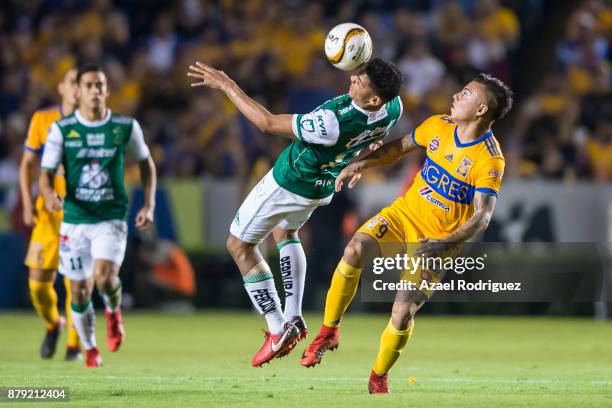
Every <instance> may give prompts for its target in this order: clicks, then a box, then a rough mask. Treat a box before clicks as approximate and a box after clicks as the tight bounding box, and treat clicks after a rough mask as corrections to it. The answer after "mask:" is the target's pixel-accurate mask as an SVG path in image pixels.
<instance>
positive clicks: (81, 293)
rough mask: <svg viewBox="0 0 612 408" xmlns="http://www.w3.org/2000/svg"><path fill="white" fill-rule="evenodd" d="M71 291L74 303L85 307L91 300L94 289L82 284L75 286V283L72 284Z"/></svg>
mask: <svg viewBox="0 0 612 408" xmlns="http://www.w3.org/2000/svg"><path fill="white" fill-rule="evenodd" d="M70 291H71V292H72V303H75V304H77V305H83V304H85V303H87V301H89V299H91V292H92V289H91V288H89V287H87V285H84V284H81V283H79V284H76V285H75V284H74V282H71V287H70Z"/></svg>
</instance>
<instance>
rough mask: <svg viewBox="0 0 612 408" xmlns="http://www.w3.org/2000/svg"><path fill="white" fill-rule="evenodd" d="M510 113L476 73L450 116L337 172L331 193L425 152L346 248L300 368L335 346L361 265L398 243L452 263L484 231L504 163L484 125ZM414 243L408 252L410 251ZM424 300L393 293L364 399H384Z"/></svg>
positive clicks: (419, 294)
mask: <svg viewBox="0 0 612 408" xmlns="http://www.w3.org/2000/svg"><path fill="white" fill-rule="evenodd" d="M511 107H512V91H511V90H510V89H509V88H508V87H507V86H506V85H505V84H504V83H503V82H501V81H500V80H499V79H496V78H494V77H491V76H488V75H485V74H480V75H479V76H477V77H476V78H475V79H474V80H473V81H471V82H470V83H468V84H467V85H466V86H465V87H464V88H463V89H462V90H461V91H460V92H458V93H456V94H455V95H454V96H453V103H452V106H451V114H450V116H444V115H436V116H432V117H430V118H429V119H427V120H426V121H425V122H423V123H422V124H421V125H420V126H419V127H417V128H416V129H415V130H414V131H413V132H412V135H411V137H409V136H406V137H404V138H402V139H398V140H397V141H394V142H391V143H389V144H387V145H384V146H383V147H381V148H380V149H378V150H377V151H375V152H373V153H372V154H371V155H369V156H367V157H365V158H363V159H361V160H358V161H356V162H354V163H351V164H350V165H349V166H348V167H346V168H345V169H344V170H343V171H342V173H341V174H340V175H339V176H338V178H337V180H336V189H337V190H339V189H340V188H342V183H343V180H344V179H346V178H350V183H349V187H353V186H354V185H355V183H356V182H357V181H359V179H360V178H361V172H362V171H363V170H365V169H367V168H371V167H376V166H381V165H385V164H390V163H393V162H395V161H397V160H399V159H400V158H401V157H403V156H404V155H406V154H407V153H409V152H410V151H412V150H415V149H416V148H417V147H420V148H424V149H426V153H427V158H426V159H425V162H424V163H423V165H422V167H421V171H420V172H419V174H418V175H417V176H416V178H415V181H414V183H413V184H412V186H411V187H410V189H409V190H408V192H407V193H406V194H405V195H404V196H401V197H399V198H398V199H397V200H395V202H394V203H393V204H391V205H390V206H389V207H386V208H384V209H383V210H382V211H381V212H379V213H378V214H377V215H375V216H374V217H372V218H371V219H370V220H369V221H367V222H365V223H364V224H363V225H362V227H361V228H360V229H359V230H358V231H357V233H356V234H355V235H354V236H353V238H352V239H351V241H350V242H349V244H348V245H347V246H346V248H345V250H344V255H343V257H342V259H341V260H340V263H339V264H338V266H337V268H336V271H335V273H334V276H333V278H332V282H331V286H330V288H329V291H328V293H327V300H326V303H325V316H324V319H323V325H322V327H321V330H320V331H319V334H318V335H317V337H316V338H315V339H314V340H313V341H312V343H311V344H310V345H309V346H308V347H307V348H306V350H305V351H304V354H303V355H302V361H301V363H302V365H304V366H306V367H311V366H314V365H315V364H318V363H320V362H321V359H322V357H323V354H324V353H325V351H327V350H328V349H331V350H333V349H335V348H336V347H338V344H339V325H340V322H341V320H342V316H343V314H344V312H345V311H346V309H347V307H348V306H349V304H350V303H351V301H352V299H353V297H354V296H355V292H356V291H357V285H358V284H359V278H360V276H361V272H362V268H363V267H364V265H365V264H366V262H365V261H366V260H368V259H372V257H377V256H381V254H382V255H383V256H394V255H395V254H390V253H389V249H390V248H392V247H394V246H395V247H396V248H397V245H398V244H401V245H403V246H404V248H403V250H405V251H408V254H409V255H414V256H417V257H419V256H425V257H437V256H442V257H445V256H453V255H455V254H456V253H457V250H458V248H459V245H460V243H462V242H464V241H466V240H468V239H469V238H471V237H473V236H474V235H476V234H478V233H479V232H481V231H483V230H484V229H486V227H487V225H488V223H489V220H490V219H491V216H492V214H493V209H494V207H495V202H496V199H497V194H498V192H499V189H500V186H501V180H502V175H503V172H504V163H505V162H504V157H503V155H502V153H501V150H500V147H499V143H498V142H497V140H496V139H495V137H494V136H493V133H492V131H491V126H492V124H493V122H494V121H496V120H499V119H501V118H503V117H504V116H505V115H506V114H507V113H508V111H509V110H510V109H511ZM418 242H420V244H419V245H418V248H416V251H414V248H413V249H412V250H411V249H410V244H411V243H418ZM413 245H414V246H415V247H416V246H417V244H413ZM442 273H443V271H433V270H427V269H421V270H418V271H416V273H409V274H405V273H404V274H403V275H402V278H403V279H404V280H407V281H412V282H414V283H415V284H416V287H417V288H421V287H422V286H421V282H422V281H427V282H439V281H440V280H441V279H442V277H443V276H442V275H441V274H442ZM431 295H432V291H431V290H427V289H424V290H414V291H399V292H398V293H397V295H396V298H395V303H394V304H393V310H392V313H391V319H390V320H389V323H388V324H387V327H386V328H385V330H384V331H383V333H382V336H381V339H380V347H379V351H378V355H377V357H376V361H375V362H374V367H373V368H372V372H371V373H370V380H369V383H368V389H369V391H370V393H375V394H386V393H388V392H389V386H388V382H387V376H388V373H389V370H390V369H391V367H392V366H393V364H394V363H395V361H396V360H397V359H398V357H399V355H400V353H401V352H402V350H403V349H404V347H405V346H406V343H407V342H408V340H409V339H410V336H411V335H412V330H413V328H414V315H415V313H416V312H417V310H419V308H420V307H421V306H422V305H423V304H424V303H425V302H426V301H427V300H428V299H429V298H430V297H431Z"/></svg>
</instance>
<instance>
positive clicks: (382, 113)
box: [351, 100, 387, 124]
mask: <svg viewBox="0 0 612 408" xmlns="http://www.w3.org/2000/svg"><path fill="white" fill-rule="evenodd" d="M351 105H353V108H355V109H357V110H358V111H359V112H361V113H363V114H364V115H366V116H367V117H368V124H370V123H373V122H376V121H379V120H381V119H382V118H385V117H387V108H386V107H385V106H386V105H387V104H384V105H383V106H382V108H380V109H379V110H377V111H369V110H365V109H363V108H360V107H359V106H358V105H357V104H356V103H355V101H353V100H351Z"/></svg>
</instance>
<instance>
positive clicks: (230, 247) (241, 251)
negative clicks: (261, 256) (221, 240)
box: [225, 234, 255, 260]
mask: <svg viewBox="0 0 612 408" xmlns="http://www.w3.org/2000/svg"><path fill="white" fill-rule="evenodd" d="M225 246H226V248H227V251H228V252H229V253H230V255H231V256H232V258H234V259H235V260H240V259H243V258H245V257H246V256H247V254H248V253H249V251H252V250H253V248H254V247H255V245H253V244H249V243H248V242H244V241H242V240H241V239H239V238H236V237H235V236H233V235H231V234H230V236H229V237H228V238H227V241H226V242H225Z"/></svg>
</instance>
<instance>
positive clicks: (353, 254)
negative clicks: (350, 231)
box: [343, 233, 378, 267]
mask: <svg viewBox="0 0 612 408" xmlns="http://www.w3.org/2000/svg"><path fill="white" fill-rule="evenodd" d="M376 245H378V244H377V243H376V242H375V241H374V240H373V239H372V238H370V237H369V236H367V235H366V234H360V233H357V234H355V235H354V236H353V238H351V240H350V242H349V243H348V245H347V246H346V247H345V248H344V254H343V257H344V261H345V262H347V263H348V264H349V265H352V266H355V267H362V266H363V264H364V260H368V259H371V258H370V257H372V256H375V253H376V252H377V251H375V246H376Z"/></svg>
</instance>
